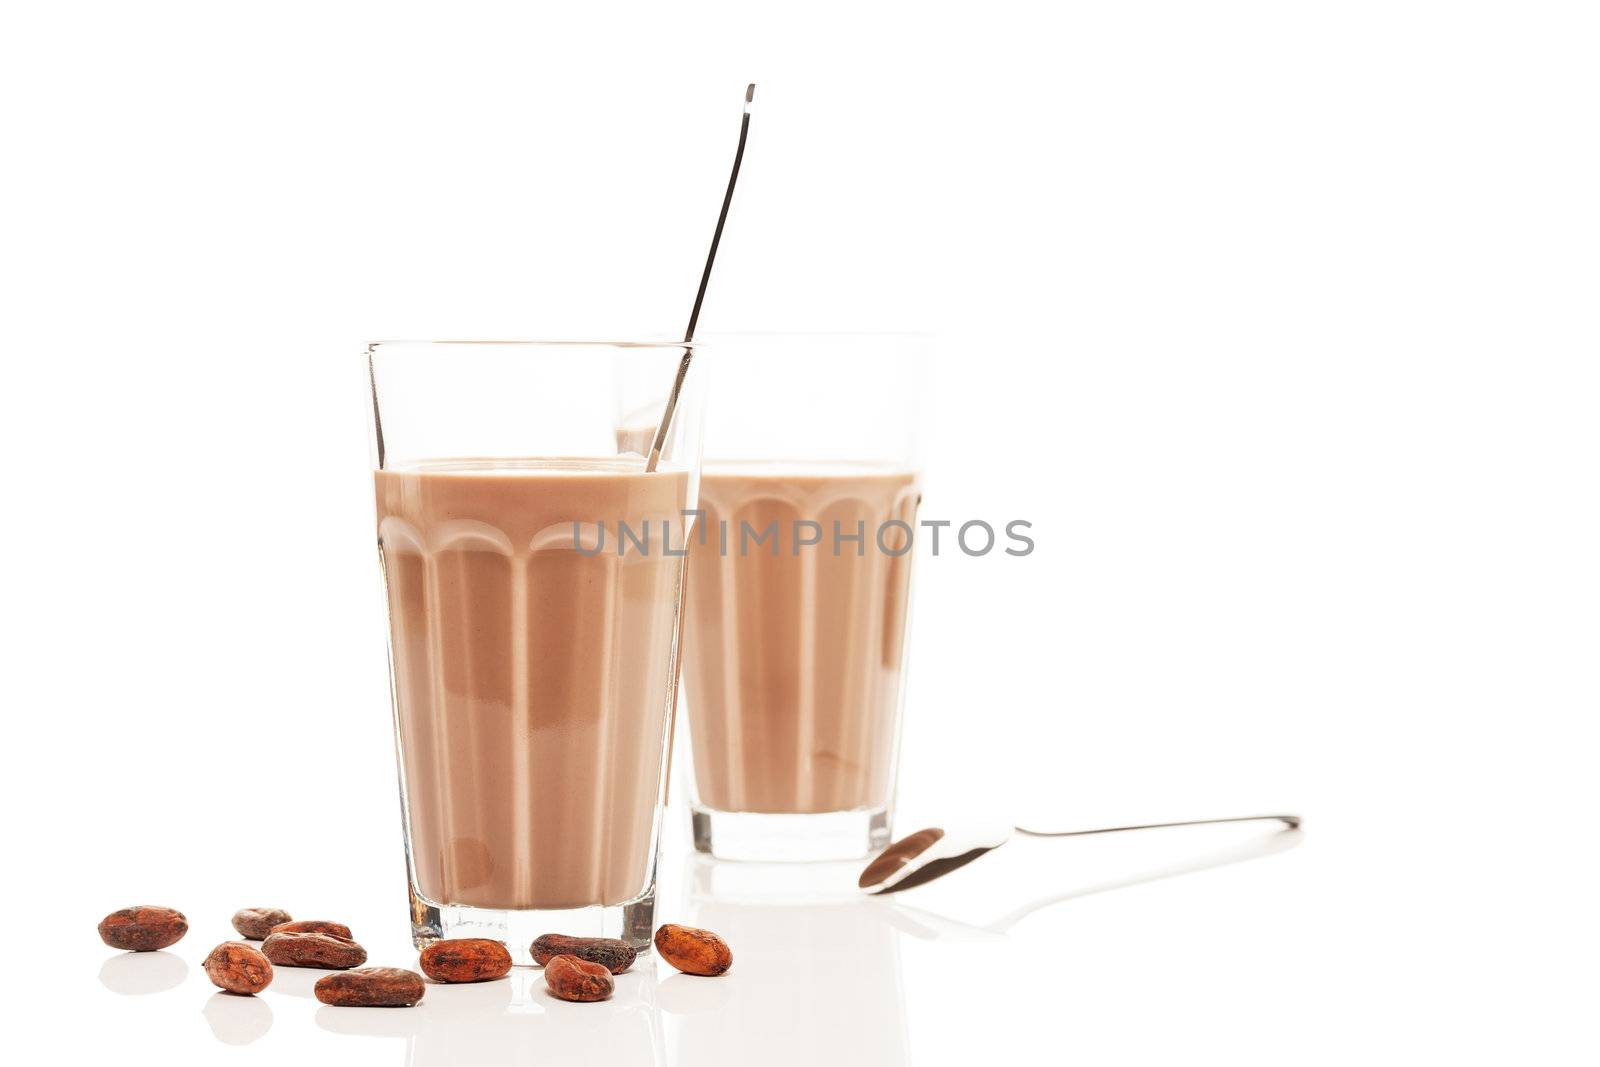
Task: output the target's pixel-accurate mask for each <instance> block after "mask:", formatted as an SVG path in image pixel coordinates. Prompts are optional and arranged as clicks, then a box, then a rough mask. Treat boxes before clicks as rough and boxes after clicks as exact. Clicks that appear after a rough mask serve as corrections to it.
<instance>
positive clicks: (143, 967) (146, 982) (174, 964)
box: [100, 952, 189, 996]
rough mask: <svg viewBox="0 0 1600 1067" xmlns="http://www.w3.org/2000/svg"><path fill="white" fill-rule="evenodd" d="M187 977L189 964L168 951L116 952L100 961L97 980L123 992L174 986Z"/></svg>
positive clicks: (136, 993) (129, 993)
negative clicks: (102, 961)
mask: <svg viewBox="0 0 1600 1067" xmlns="http://www.w3.org/2000/svg"><path fill="white" fill-rule="evenodd" d="M187 977H189V965H188V964H187V963H185V962H183V957H182V956H176V955H173V954H172V953H171V952H119V953H117V955H115V956H109V957H107V958H106V961H105V962H104V963H102V964H101V965H100V984H101V985H103V986H105V987H106V988H107V989H109V990H111V992H113V993H120V994H122V995H123V996H142V995H143V994H145V993H160V992H163V991H165V990H168V989H176V988H177V987H178V986H180V985H182V984H183V980H184V979H185V978H187Z"/></svg>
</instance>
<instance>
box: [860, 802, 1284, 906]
mask: <svg viewBox="0 0 1600 1067" xmlns="http://www.w3.org/2000/svg"><path fill="white" fill-rule="evenodd" d="M1235 822H1281V823H1283V824H1284V826H1285V827H1287V828H1288V829H1290V830H1297V829H1299V828H1300V816H1298V815H1241V816H1237V817H1235V818H1232V819H1189V820H1187V821H1184V822H1154V823H1143V824H1141V825H1138V826H1104V827H1101V828H1100V829H1098V830H1060V831H1054V832H1047V831H1043V830H1027V829H1024V828H1023V827H1021V826H1007V825H1005V824H1004V823H974V824H970V825H964V826H960V827H955V828H952V829H950V830H946V829H944V828H943V827H939V826H930V827H928V828H927V829H925V830H918V831H917V832H916V833H914V834H907V835H906V836H905V837H902V838H901V839H900V840H898V841H895V842H894V843H892V844H891V845H889V847H888V848H886V849H884V850H883V851H882V852H880V853H878V855H877V857H876V858H874V859H873V860H872V862H871V863H868V864H867V866H866V869H865V870H863V871H862V872H861V877H860V878H859V879H858V880H857V881H856V885H858V886H860V887H861V889H862V890H863V891H864V892H867V893H895V892H898V891H900V890H902V889H910V888H911V887H913V886H919V885H926V884H927V883H928V882H931V881H933V880H934V879H935V878H942V877H943V876H945V875H947V874H949V873H950V872H951V871H954V870H958V869H959V868H962V867H965V866H966V865H967V864H969V863H971V862H972V861H973V860H975V859H977V858H978V857H979V856H982V855H984V854H986V853H989V852H993V851H994V850H995V849H997V848H999V847H1000V846H1001V845H1003V844H1005V843H1006V842H1007V841H1009V840H1011V838H1012V836H1013V835H1015V834H1021V835H1023V836H1025V837H1088V836H1090V835H1091V834H1120V833H1124V832H1126V831H1129V830H1166V829H1170V828H1172V827H1175V826H1215V825H1218V824H1221V823H1235Z"/></svg>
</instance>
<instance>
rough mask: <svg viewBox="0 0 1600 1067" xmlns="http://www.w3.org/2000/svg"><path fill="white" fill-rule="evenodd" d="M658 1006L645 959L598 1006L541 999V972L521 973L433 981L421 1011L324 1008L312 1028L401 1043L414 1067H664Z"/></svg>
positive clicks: (404, 1055) (519, 970)
mask: <svg viewBox="0 0 1600 1067" xmlns="http://www.w3.org/2000/svg"><path fill="white" fill-rule="evenodd" d="M655 1000H656V984H655V971H654V969H653V966H651V965H649V963H648V962H647V963H646V965H645V966H640V967H636V968H635V969H634V970H632V971H629V972H628V973H627V974H623V975H619V976H618V977H617V989H616V993H615V994H613V996H612V998H611V999H610V1000H607V1001H602V1002H601V1003H598V1004H569V1003H567V1002H565V1001H561V1000H556V999H555V998H554V997H552V996H550V995H549V994H548V993H547V992H545V986H544V972H543V971H542V970H530V969H527V968H517V969H516V970H514V971H512V972H511V975H510V976H509V977H508V978H506V979H505V980H504V981H497V982H482V983H477V984H473V985H437V984H434V983H429V985H428V991H427V993H426V995H425V996H424V997H423V999H422V1003H420V1004H418V1005H417V1006H416V1007H415V1008H334V1007H329V1006H327V1005H324V1006H322V1007H320V1008H318V1009H317V1013H316V1022H317V1025H318V1026H319V1027H321V1028H322V1029H324V1030H328V1031H331V1032H333V1033H338V1034H355V1035H360V1036H363V1037H379V1038H391V1039H396V1044H397V1045H398V1046H399V1047H400V1048H399V1050H403V1051H401V1055H400V1062H401V1063H404V1064H409V1065H410V1067H454V1065H461V1067H466V1065H469V1064H499V1063H506V1064H512V1063H515V1064H530V1063H538V1062H557V1063H567V1062H573V1061H583V1062H593V1063H604V1064H607V1065H615V1067H660V1065H661V1064H664V1063H665V1062H666V1060H665V1056H664V1054H663V1051H662V1042H661V1025H660V1013H659V1012H658V1011H657V1009H656V1004H655ZM402 1042H403V1044H401V1043H402ZM399 1050H397V1051H399Z"/></svg>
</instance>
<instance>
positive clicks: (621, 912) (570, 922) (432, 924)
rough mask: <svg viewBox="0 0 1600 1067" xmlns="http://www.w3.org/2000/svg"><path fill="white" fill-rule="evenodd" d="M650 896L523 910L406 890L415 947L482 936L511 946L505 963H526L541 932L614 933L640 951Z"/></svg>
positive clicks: (650, 923)
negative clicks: (440, 900)
mask: <svg viewBox="0 0 1600 1067" xmlns="http://www.w3.org/2000/svg"><path fill="white" fill-rule="evenodd" d="M655 914H656V894H655V890H654V889H653V888H652V889H651V890H650V892H648V893H646V894H645V895H644V896H642V897H639V898H637V899H635V900H630V901H628V902H627V903H626V904H608V905H603V906H602V905H596V906H594V907H589V908H565V909H529V910H526V911H523V910H515V909H500V908H474V907H470V906H468V905H465V904H435V903H434V902H433V901H431V900H427V899H426V898H424V897H422V896H420V895H418V894H417V893H416V892H415V891H413V892H412V894H411V943H412V944H414V945H416V947H417V948H418V949H423V948H427V947H428V946H429V945H431V944H433V943H434V942H435V941H442V940H444V939H446V938H455V937H487V938H489V939H491V940H494V941H502V942H504V943H505V946H506V948H508V949H510V950H511V962H512V963H513V964H514V965H516V966H518V967H531V966H533V965H534V963H533V952H532V947H533V942H534V939H535V938H538V937H539V936H541V935H543V934H570V935H571V936H573V937H617V938H621V939H622V940H624V941H626V942H627V943H628V944H630V945H632V946H633V947H634V948H635V949H637V950H638V952H639V954H640V955H641V956H642V955H645V954H646V953H648V952H649V951H650V946H651V941H650V937H651V934H652V933H654V931H655Z"/></svg>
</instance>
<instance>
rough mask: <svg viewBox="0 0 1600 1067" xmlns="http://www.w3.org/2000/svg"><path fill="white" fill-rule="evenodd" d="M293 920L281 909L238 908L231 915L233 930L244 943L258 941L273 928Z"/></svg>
mask: <svg viewBox="0 0 1600 1067" xmlns="http://www.w3.org/2000/svg"><path fill="white" fill-rule="evenodd" d="M293 918H294V916H292V915H290V914H289V913H288V912H286V911H284V910H283V909H282V908H240V909H239V910H238V911H236V912H234V913H233V928H234V929H235V930H237V931H239V936H240V937H242V938H244V939H245V940H246V941H260V940H262V939H263V938H265V937H266V936H267V935H268V934H270V933H272V928H273V927H274V926H278V925H280V924H282V923H286V922H289V921H290V920H291V919H293Z"/></svg>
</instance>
